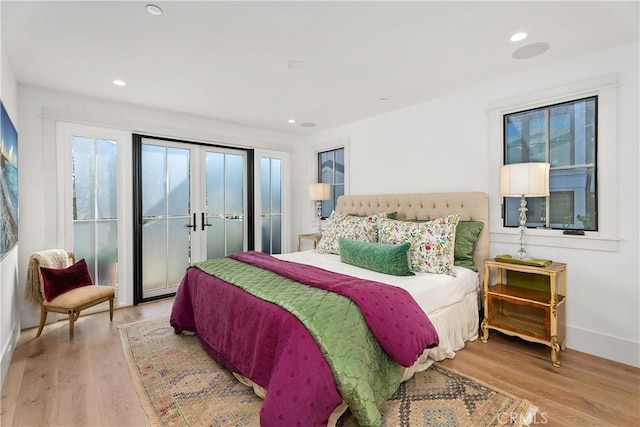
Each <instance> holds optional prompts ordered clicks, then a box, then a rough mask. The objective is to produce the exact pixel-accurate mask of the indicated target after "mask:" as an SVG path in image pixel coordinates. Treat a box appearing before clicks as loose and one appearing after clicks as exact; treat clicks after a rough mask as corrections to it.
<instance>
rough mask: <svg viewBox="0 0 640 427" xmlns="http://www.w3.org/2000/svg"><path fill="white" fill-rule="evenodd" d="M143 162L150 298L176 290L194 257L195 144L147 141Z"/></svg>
mask: <svg viewBox="0 0 640 427" xmlns="http://www.w3.org/2000/svg"><path fill="white" fill-rule="evenodd" d="M172 145H175V144H172ZM141 163H142V168H141V170H142V174H141V179H142V288H143V297H144V298H148V297H153V296H158V295H163V294H168V293H173V292H175V291H176V289H177V287H178V285H179V283H180V280H181V279H182V276H183V275H184V271H185V269H186V268H187V266H188V265H189V262H190V258H191V253H190V241H191V238H190V231H191V230H192V227H191V226H192V225H193V224H192V223H191V221H192V220H193V218H192V214H191V203H190V200H191V185H192V183H191V175H190V171H191V165H192V148H191V147H189V146H185V147H181V146H164V145H155V144H148V143H144V144H142V147H141Z"/></svg>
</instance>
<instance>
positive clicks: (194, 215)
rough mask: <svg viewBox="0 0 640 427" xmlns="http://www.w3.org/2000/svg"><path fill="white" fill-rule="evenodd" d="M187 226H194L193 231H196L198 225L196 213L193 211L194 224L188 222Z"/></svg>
mask: <svg viewBox="0 0 640 427" xmlns="http://www.w3.org/2000/svg"><path fill="white" fill-rule="evenodd" d="M185 227H189V228H193V231H196V230H197V229H198V227H197V226H196V213H195V212H194V213H193V224H187V225H185Z"/></svg>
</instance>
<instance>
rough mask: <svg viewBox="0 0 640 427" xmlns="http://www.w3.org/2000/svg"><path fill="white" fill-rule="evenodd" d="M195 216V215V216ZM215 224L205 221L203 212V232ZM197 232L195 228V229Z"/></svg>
mask: <svg viewBox="0 0 640 427" xmlns="http://www.w3.org/2000/svg"><path fill="white" fill-rule="evenodd" d="M194 215H195V214H194ZM212 225H213V224H209V223H208V222H206V221H205V217H204V212H202V231H204V228H205V227H211V226H212ZM194 230H195V228H194Z"/></svg>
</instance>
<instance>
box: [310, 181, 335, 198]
mask: <svg viewBox="0 0 640 427" xmlns="http://www.w3.org/2000/svg"><path fill="white" fill-rule="evenodd" d="M330 198H331V189H330V187H329V184H325V183H317V184H309V199H310V200H329V199H330Z"/></svg>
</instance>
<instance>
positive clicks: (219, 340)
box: [170, 268, 342, 427]
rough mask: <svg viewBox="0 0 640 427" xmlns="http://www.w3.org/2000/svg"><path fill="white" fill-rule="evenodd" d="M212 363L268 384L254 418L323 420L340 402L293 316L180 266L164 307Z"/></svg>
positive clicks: (271, 423) (301, 422) (298, 422)
mask: <svg viewBox="0 0 640 427" xmlns="http://www.w3.org/2000/svg"><path fill="white" fill-rule="evenodd" d="M170 322H171V326H173V327H174V328H176V330H184V331H192V332H195V333H196V334H197V336H198V338H199V339H200V342H201V343H202V345H203V346H204V348H205V349H206V350H207V351H208V352H209V354H211V356H212V357H213V358H214V359H216V360H217V361H218V362H220V363H222V364H223V365H225V366H226V367H227V368H229V369H230V370H231V371H233V372H239V373H241V374H242V375H244V376H246V377H247V378H249V379H251V380H252V381H253V382H255V383H256V384H258V385H260V386H261V387H264V388H265V389H268V393H267V395H266V397H265V399H264V402H263V404H262V409H261V411H260V425H261V426H263V427H279V426H323V425H327V422H328V420H329V416H330V415H331V413H332V412H333V410H334V409H335V408H336V407H338V406H339V405H340V404H341V403H342V398H341V397H340V395H339V394H338V391H337V389H336V384H335V381H334V380H333V375H332V373H331V369H330V367H329V366H328V365H327V363H326V361H325V359H324V356H323V355H322V353H321V352H320V349H319V348H318V346H317V345H316V344H315V342H314V340H313V338H312V337H311V336H310V335H309V332H308V331H307V330H306V329H305V327H304V326H303V325H302V323H300V321H299V320H298V319H297V318H295V317H294V316H293V315H291V314H290V313H288V312H287V311H286V310H283V309H282V308H280V307H278V306H277V305H274V304H271V303H268V302H265V301H263V300H261V299H259V298H255V297H253V296H252V295H250V294H248V293H246V292H245V291H243V290H242V289H240V288H237V287H235V286H232V285H229V284H228V283H226V282H223V281H221V280H219V279H217V278H215V277H213V276H211V275H208V274H206V273H204V272H202V271H201V270H198V269H197V268H190V269H188V270H187V272H186V274H185V276H184V278H183V280H182V283H181V285H180V288H179V291H178V293H177V295H176V298H175V302H174V304H173V309H172V313H171V320H170Z"/></svg>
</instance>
